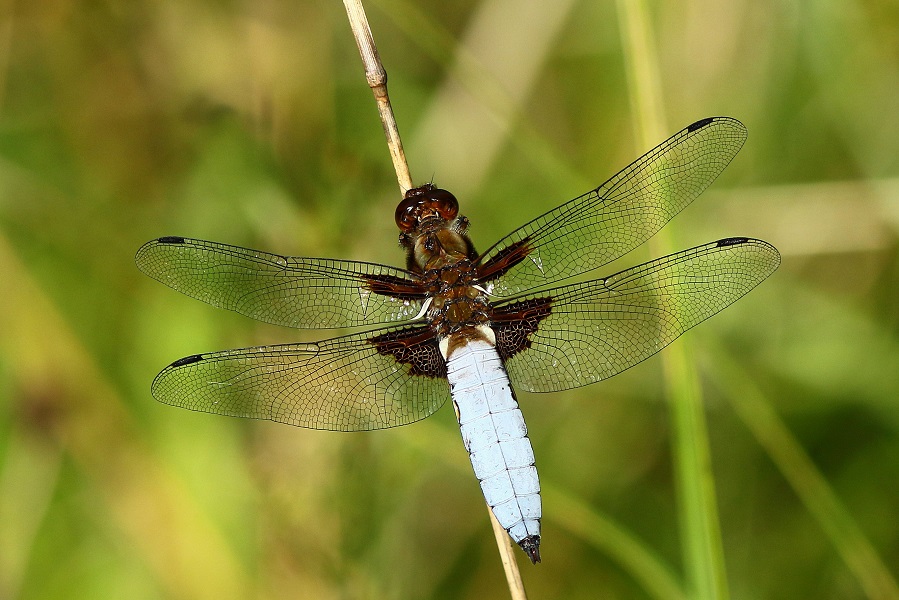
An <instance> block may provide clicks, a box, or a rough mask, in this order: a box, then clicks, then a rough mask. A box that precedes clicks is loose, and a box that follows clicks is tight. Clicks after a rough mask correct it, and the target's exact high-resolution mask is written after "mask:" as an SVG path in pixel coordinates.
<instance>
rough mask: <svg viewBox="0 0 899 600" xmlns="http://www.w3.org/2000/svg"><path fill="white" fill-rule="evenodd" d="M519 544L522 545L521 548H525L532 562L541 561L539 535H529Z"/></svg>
mask: <svg viewBox="0 0 899 600" xmlns="http://www.w3.org/2000/svg"><path fill="white" fill-rule="evenodd" d="M518 545H519V546H521V549H522V550H524V553H525V554H527V555H528V558H530V559H531V563H533V564H535V565H536V564H537V563H538V562H540V536H539V535H529V536H527V537H526V538H524V539H522V540H521V541H520V542H518Z"/></svg>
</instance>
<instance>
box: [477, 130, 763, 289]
mask: <svg viewBox="0 0 899 600" xmlns="http://www.w3.org/2000/svg"><path fill="white" fill-rule="evenodd" d="M745 140H746V128H745V127H743V124H742V123H740V122H739V121H737V120H736V119H731V118H729V117H711V118H708V119H703V120H701V121H697V122H696V123H693V124H692V125H690V126H689V127H686V128H685V129H682V130H681V131H679V132H678V133H676V134H675V135H673V136H672V137H671V138H669V139H668V140H666V141H665V142H663V143H662V144H660V145H659V146H657V147H656V148H654V149H652V150H650V151H649V152H647V153H646V154H644V155H643V156H642V157H641V158H639V159H637V160H636V161H634V162H633V163H631V164H630V165H629V166H628V167H626V168H625V169H624V170H622V171H621V172H620V173H618V174H617V175H615V176H614V177H612V178H611V179H609V180H608V181H607V182H605V183H604V184H602V185H601V186H600V187H598V188H597V189H595V190H593V191H590V192H588V193H586V194H584V195H583V196H580V197H578V198H575V199H574V200H571V201H569V202H566V203H565V204H562V205H561V206H559V207H558V208H556V209H555V210H552V211H550V212H548V213H546V214H545V215H543V216H541V217H538V218H537V219H534V220H533V221H531V222H530V223H528V224H526V225H524V226H523V227H521V228H519V229H517V230H515V231H513V232H512V233H511V234H509V235H507V236H506V237H505V238H503V239H502V240H500V241H499V242H498V243H497V244H496V245H495V246H494V247H493V248H491V249H490V250H488V251H487V252H485V253H484V255H483V256H482V257H481V259H480V262H481V265H482V269H484V270H485V271H487V272H489V271H491V270H493V271H498V272H500V273H504V274H503V275H502V276H500V277H498V278H497V279H496V281H495V282H494V283H493V286H492V289H490V291H491V294H493V295H494V296H497V297H501V298H503V297H510V296H513V295H516V294H519V293H522V292H525V291H528V290H532V289H536V288H539V287H541V286H546V285H549V284H553V283H555V282H557V281H559V280H562V279H565V278H567V277H572V276H574V275H578V274H581V273H585V272H587V271H590V270H592V269H595V268H597V267H600V266H602V265H604V264H607V263H609V262H611V261H612V260H615V259H616V258H618V257H620V256H622V255H623V254H625V253H626V252H628V251H630V250H632V249H634V248H636V247H637V246H639V245H640V244H642V243H643V242H644V241H646V240H647V239H649V238H650V237H651V236H652V235H653V234H655V233H656V232H657V231H659V229H661V228H662V226H664V225H665V223H667V222H668V221H669V220H670V219H671V218H672V217H674V215H676V214H677V213H679V212H680V211H681V210H682V209H683V208H684V207H686V206H687V205H688V204H689V203H690V202H692V201H693V199H694V198H696V197H697V196H699V194H701V193H702V191H703V190H705V189H706V188H707V187H708V186H709V185H710V184H711V183H712V182H713V181H714V180H715V178H716V177H718V175H719V174H720V173H721V172H722V171H723V170H724V168H725V167H726V166H727V164H728V163H729V162H730V161H731V160H732V159H733V158H734V156H735V155H736V154H737V152H738V151H739V150H740V147H741V146H742V145H743V142H744V141H745ZM522 256H524V258H523V259H522V258H521V257H522ZM491 261H492V262H491ZM518 261H520V262H518ZM513 262H514V263H515V264H514V266H512V267H509V268H508V269H506V268H503V267H502V265H503V264H504V263H513ZM491 264H492V265H493V266H494V267H495V268H493V269H491V267H490V266H491Z"/></svg>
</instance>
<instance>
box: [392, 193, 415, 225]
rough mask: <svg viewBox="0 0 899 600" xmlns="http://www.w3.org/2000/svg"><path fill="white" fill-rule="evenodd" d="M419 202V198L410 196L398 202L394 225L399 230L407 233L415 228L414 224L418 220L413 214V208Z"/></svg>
mask: <svg viewBox="0 0 899 600" xmlns="http://www.w3.org/2000/svg"><path fill="white" fill-rule="evenodd" d="M419 202H421V198H416V197H415V196H412V197H410V198H406V199H405V200H403V201H402V202H400V204H399V206H397V207H396V215H395V217H394V218H395V219H396V226H397V227H399V228H400V231H404V232H406V233H408V232H410V231H412V230H413V229H415V224H416V221H417V220H418V219H417V218H416V216H415V213H416V210H415V209H416V208H417V207H418V203H419Z"/></svg>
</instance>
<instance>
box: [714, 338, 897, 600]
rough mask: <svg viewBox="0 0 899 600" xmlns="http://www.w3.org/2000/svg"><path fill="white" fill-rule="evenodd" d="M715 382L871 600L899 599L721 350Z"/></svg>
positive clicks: (860, 537)
mask: <svg viewBox="0 0 899 600" xmlns="http://www.w3.org/2000/svg"><path fill="white" fill-rule="evenodd" d="M708 353H709V357H708V359H709V361H710V362H711V363H712V364H714V365H715V368H714V369H710V375H711V377H712V379H713V380H714V381H715V382H716V383H717V385H718V387H719V388H720V390H721V393H722V395H724V397H725V398H727V400H728V401H729V402H730V404H731V406H733V408H734V411H735V412H736V413H737V415H738V416H739V417H740V419H741V420H742V421H743V423H744V424H745V425H746V427H747V428H748V429H749V430H750V431H751V432H752V434H753V436H754V437H755V439H756V440H757V441H758V443H759V445H761V446H762V448H764V450H765V452H766V453H767V454H768V456H770V457H771V460H772V461H774V463H775V464H776V465H777V468H778V469H779V470H780V472H781V473H782V474H783V476H784V478H786V480H787V481H788V482H789V483H790V486H791V487H792V488H793V489H794V490H795V491H796V494H797V495H798V496H799V497H800V498H801V500H802V502H803V504H805V506H806V508H807V509H808V511H809V513H811V515H812V516H813V517H814V518H815V520H816V521H817V522H818V524H819V525H820V526H821V528H822V529H823V530H824V532H825V533H826V534H827V537H828V538H830V541H831V543H832V544H833V545H834V547H835V548H836V549H837V552H839V554H840V556H841V557H842V558H843V560H844V561H845V562H846V565H847V566H848V567H849V569H850V570H851V571H852V573H853V574H854V575H855V577H856V578H857V579H858V581H859V584H860V585H861V587H862V589H863V590H864V591H865V594H866V595H867V596H868V598H876V599H883V600H887V599H890V600H897V599H899V586H897V584H896V580H895V578H894V577H893V575H892V574H891V573H890V571H889V570H888V569H887V568H886V565H884V563H883V561H882V560H881V559H880V556H879V555H878V554H877V551H876V550H875V549H874V545H873V544H872V543H871V542H870V541H869V540H868V539H867V538H866V537H865V534H864V533H863V532H862V530H861V529H860V528H859V526H858V525H857V524H856V522H855V519H853V518H852V515H851V514H849V511H847V510H846V507H845V506H843V503H842V502H840V499H839V498H838V497H837V495H836V493H835V492H834V490H833V488H831V487H830V485H829V484H828V483H827V480H826V479H824V476H823V475H822V474H821V472H820V471H818V469H817V468H816V467H815V464H814V463H813V462H812V460H811V459H810V458H809V456H808V454H806V453H805V450H803V448H802V446H801V445H800V444H799V442H798V441H797V440H796V438H795V437H793V434H792V433H791V432H790V430H789V429H787V427H786V425H785V424H784V422H783V421H782V420H781V419H780V417H779V416H778V415H777V413H776V412H775V411H774V409H773V408H772V407H771V405H770V403H769V402H768V401H767V399H766V398H765V395H764V393H763V392H762V391H761V390H760V389H759V388H758V386H757V385H756V384H755V382H754V381H753V379H752V377H750V376H749V375H748V374H747V373H746V371H745V370H744V369H743V368H741V367H740V365H739V363H737V361H735V360H734V359H733V358H731V356H730V354H729V353H728V352H727V351H726V350H724V349H723V348H721V347H711V348H709V349H708Z"/></svg>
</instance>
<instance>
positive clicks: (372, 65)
mask: <svg viewBox="0 0 899 600" xmlns="http://www.w3.org/2000/svg"><path fill="white" fill-rule="evenodd" d="M343 5H344V7H346V13H347V17H349V20H350V27H351V28H352V30H353V36H354V37H355V38H356V45H357V46H358V47H359V54H360V55H361V56H362V63H363V64H364V65H365V79H366V80H367V81H368V86H369V87H370V88H371V91H372V92H373V93H374V95H375V101H376V102H377V103H378V112H379V113H380V115H381V124H382V125H383V126H384V135H385V136H387V146H388V147H389V148H390V157H391V158H392V159H393V168H394V169H395V170H396V179H397V181H398V182H399V184H400V191H401V192H402V193H403V194H405V193H406V190H409V189H411V188H412V177H411V176H410V175H409V166H408V164H406V155H405V153H404V152H403V143H402V141H401V140H400V132H399V129H398V128H397V126H396V119H395V118H394V116H393V108H392V107H391V106H390V98H389V97H388V95H387V71H386V70H385V69H384V65H382V64H381V57H380V56H378V49H377V47H376V46H375V40H374V37H373V36H372V33H371V28H370V27H369V25H368V18H367V17H366V16H365V10H364V9H363V8H362V1H361V0H344V1H343ZM487 512H489V513H490V522H491V524H492V525H493V533H494V534H495V536H496V545H497V547H498V548H499V554H500V558H501V559H502V562H503V570H504V571H505V573H506V581H507V582H508V584H509V592H510V593H511V595H512V598H513V600H526V599H527V596H526V595H525V593H524V585H523V584H522V581H521V574H520V573H519V571H518V563H517V562H516V560H515V555H514V550H513V548H512V541H511V539H510V538H509V534H508V533H507V532H506V530H505V529H503V528H502V526H501V525H500V524H499V522H498V521H497V520H496V517H495V516H494V515H493V509H491V508H490V506H487Z"/></svg>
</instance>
